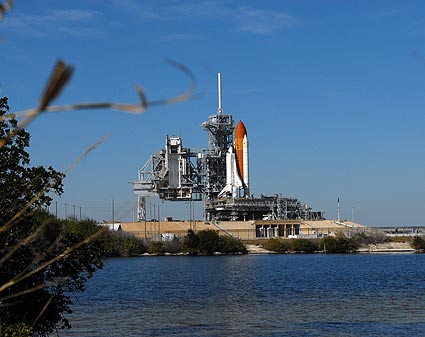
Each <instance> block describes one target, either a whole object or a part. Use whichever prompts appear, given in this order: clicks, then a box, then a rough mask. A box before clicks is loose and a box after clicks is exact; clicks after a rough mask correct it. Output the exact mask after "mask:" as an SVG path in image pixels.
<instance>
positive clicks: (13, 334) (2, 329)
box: [0, 323, 33, 337]
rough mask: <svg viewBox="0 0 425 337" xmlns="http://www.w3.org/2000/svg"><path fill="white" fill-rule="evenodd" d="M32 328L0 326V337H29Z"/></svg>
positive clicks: (16, 325)
mask: <svg viewBox="0 0 425 337" xmlns="http://www.w3.org/2000/svg"><path fill="white" fill-rule="evenodd" d="M32 335H33V328H32V327H30V326H28V325H26V324H24V323H19V324H14V325H8V326H2V325H0V336H2V337H31V336H32Z"/></svg>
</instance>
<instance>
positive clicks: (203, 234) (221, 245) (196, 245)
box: [183, 229, 247, 255]
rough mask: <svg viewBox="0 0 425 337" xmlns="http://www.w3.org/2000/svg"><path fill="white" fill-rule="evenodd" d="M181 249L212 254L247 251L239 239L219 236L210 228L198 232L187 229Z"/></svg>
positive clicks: (194, 253)
mask: <svg viewBox="0 0 425 337" xmlns="http://www.w3.org/2000/svg"><path fill="white" fill-rule="evenodd" d="M183 251H184V252H187V253H189V254H190V255H197V254H201V255H212V254H214V253H215V252H221V253H225V254H234V253H243V254H245V253H247V250H246V248H245V245H244V244H243V243H242V241H241V240H239V239H236V238H234V237H231V236H220V235H218V233H217V232H216V231H214V230H211V229H207V230H203V231H199V232H198V233H195V232H194V231H193V230H188V231H187V235H186V236H185V237H184V240H183Z"/></svg>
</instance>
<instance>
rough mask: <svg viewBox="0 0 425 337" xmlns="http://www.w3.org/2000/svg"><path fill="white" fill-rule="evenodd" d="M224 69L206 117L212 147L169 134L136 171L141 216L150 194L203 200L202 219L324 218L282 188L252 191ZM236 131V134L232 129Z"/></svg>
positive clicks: (241, 133)
mask: <svg viewBox="0 0 425 337" xmlns="http://www.w3.org/2000/svg"><path fill="white" fill-rule="evenodd" d="M221 97H222V96H221V74H220V73H219V74H218V109H217V114H215V115H212V116H209V117H208V120H207V121H205V122H204V123H202V127H203V128H204V129H205V130H206V131H207V132H208V148H207V149H202V150H191V149H190V148H185V147H183V142H182V138H181V137H168V136H166V139H165V147H164V148H163V149H161V150H160V151H158V152H156V153H154V154H152V155H151V157H150V158H149V160H148V161H147V162H146V164H145V165H144V166H143V167H142V168H141V169H140V170H139V171H138V180H136V181H134V182H133V183H132V184H133V191H134V193H135V194H136V196H137V200H138V211H137V218H138V221H146V220H147V219H146V198H148V197H150V196H155V195H157V196H159V198H160V199H162V200H169V201H203V202H204V221H206V222H207V221H212V222H214V223H215V222H217V221H248V220H295V219H299V220H322V219H324V217H323V212H320V211H312V209H311V207H309V206H308V205H306V204H304V203H302V202H300V201H298V200H297V199H296V198H287V197H283V196H282V195H280V194H276V195H274V196H269V197H266V196H263V195H261V197H260V198H254V196H252V195H250V193H249V185H250V182H249V156H248V153H249V145H248V134H247V131H246V127H245V125H244V124H243V122H242V121H239V123H238V124H237V126H236V129H235V127H234V120H233V116H232V115H225V114H223V109H222V103H221V101H222V100H221ZM234 131H235V134H234V135H233V132H234Z"/></svg>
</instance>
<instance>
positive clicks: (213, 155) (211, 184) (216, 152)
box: [202, 73, 234, 200]
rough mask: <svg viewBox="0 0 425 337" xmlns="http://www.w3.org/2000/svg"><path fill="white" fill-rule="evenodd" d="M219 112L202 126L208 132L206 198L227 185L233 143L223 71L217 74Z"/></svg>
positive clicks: (217, 192) (211, 197)
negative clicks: (224, 98) (228, 154)
mask: <svg viewBox="0 0 425 337" xmlns="http://www.w3.org/2000/svg"><path fill="white" fill-rule="evenodd" d="M217 82H218V83H217V84H218V109H217V114H216V115H213V116H209V117H208V121H206V122H203V123H202V127H203V128H204V129H205V130H207V132H208V155H207V156H206V189H205V196H206V199H208V200H212V199H215V198H216V197H217V195H218V194H219V193H220V191H221V190H222V189H223V188H224V186H226V152H227V150H228V148H229V147H230V146H232V144H233V130H234V126H233V117H232V115H225V114H223V107H222V96H221V73H218V74H217Z"/></svg>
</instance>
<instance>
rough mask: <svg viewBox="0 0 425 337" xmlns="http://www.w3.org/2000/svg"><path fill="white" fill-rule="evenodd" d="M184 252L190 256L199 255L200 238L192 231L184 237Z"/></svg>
mask: <svg viewBox="0 0 425 337" xmlns="http://www.w3.org/2000/svg"><path fill="white" fill-rule="evenodd" d="M183 250H184V251H185V252H187V253H189V255H196V254H198V253H199V236H198V235H197V234H196V233H195V232H194V231H193V230H191V229H189V230H188V231H187V235H186V236H185V237H184V240H183Z"/></svg>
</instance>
